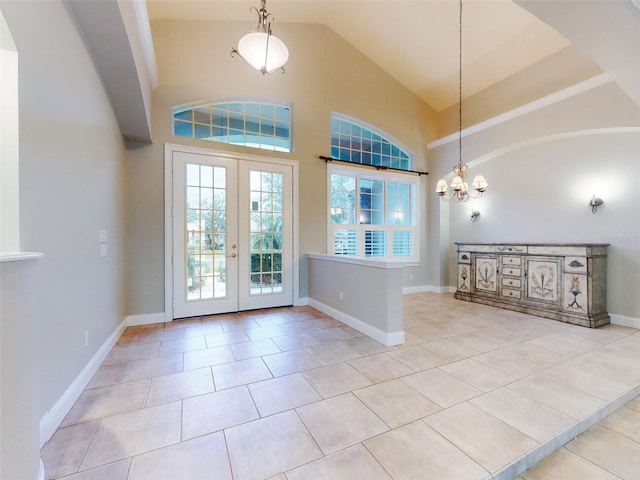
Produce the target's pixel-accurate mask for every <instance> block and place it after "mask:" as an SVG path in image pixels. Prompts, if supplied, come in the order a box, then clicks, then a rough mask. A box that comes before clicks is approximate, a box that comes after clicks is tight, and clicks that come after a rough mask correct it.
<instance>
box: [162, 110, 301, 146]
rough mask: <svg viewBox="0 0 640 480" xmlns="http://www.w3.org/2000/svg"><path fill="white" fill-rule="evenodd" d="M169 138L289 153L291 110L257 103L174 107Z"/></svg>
mask: <svg viewBox="0 0 640 480" xmlns="http://www.w3.org/2000/svg"><path fill="white" fill-rule="evenodd" d="M173 134H174V135H177V136H180V137H189V138H197V139H199V140H209V141H212V142H222V143H229V144H232V145H243V146H245V147H253V148H261V149H264V150H274V151H279V152H291V106H290V105H284V104H278V103H269V102H259V101H233V102H213V103H206V104H201V105H196V106H193V105H192V106H189V107H185V106H178V107H174V108H173Z"/></svg>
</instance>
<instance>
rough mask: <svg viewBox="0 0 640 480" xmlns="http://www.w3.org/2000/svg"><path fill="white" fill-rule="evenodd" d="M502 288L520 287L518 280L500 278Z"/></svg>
mask: <svg viewBox="0 0 640 480" xmlns="http://www.w3.org/2000/svg"><path fill="white" fill-rule="evenodd" d="M502 286H503V287H512V288H520V287H521V286H522V283H521V280H520V279H519V278H510V277H502Z"/></svg>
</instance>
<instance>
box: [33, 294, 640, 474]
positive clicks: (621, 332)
mask: <svg viewBox="0 0 640 480" xmlns="http://www.w3.org/2000/svg"><path fill="white" fill-rule="evenodd" d="M404 300H405V308H404V310H405V312H404V319H405V331H406V342H405V344H404V345H401V346H398V347H391V348H387V347H385V346H383V345H381V344H379V343H377V342H375V341H373V340H371V339H370V338H368V337H365V336H362V335H361V334H360V333H358V332H356V331H355V330H353V329H351V328H349V327H346V326H344V325H342V324H341V323H340V322H338V321H336V320H335V319H332V318H328V317H326V316H325V315H323V314H321V313H319V312H318V311H316V310H314V309H312V308H309V307H303V308H283V309H275V310H265V311H260V312H246V313H240V314H236V315H224V316H213V317H204V318H197V319H190V320H184V321H176V322H171V323H167V324H158V325H149V326H141V327H132V328H128V329H127V330H126V331H125V333H124V334H123V336H122V337H121V338H120V340H119V342H118V344H117V345H116V346H115V347H114V348H113V350H112V351H111V352H110V353H109V355H108V357H107V358H106V360H105V361H104V364H103V365H102V366H101V367H100V369H99V371H98V372H97V373H96V375H95V377H94V378H93V379H92V381H91V382H90V384H89V385H88V387H87V389H86V390H85V391H84V392H83V393H82V395H81V396H80V398H79V399H78V401H77V402H76V404H75V405H74V407H73V408H72V409H71V411H70V412H69V414H68V415H67V417H66V418H65V420H64V421H63V423H62V425H61V426H60V428H59V429H58V430H57V431H56V432H55V434H54V435H53V437H52V438H51V440H50V441H49V443H47V445H45V446H44V448H43V451H42V457H43V460H44V463H45V470H46V478H47V479H58V478H64V479H67V480H102V479H104V480H107V479H108V480H164V479H167V480H169V479H170V480H206V479H216V480H226V479H229V480H232V479H233V480H252V479H256V480H257V479H276V480H308V479H311V480H318V479H327V480H340V479H346V480H353V479H359V478H366V479H369V480H377V479H390V478H391V479H398V480H401V479H416V478H419V479H427V480H430V479H437V480H448V479H452V480H474V479H478V480H480V479H514V478H518V479H520V480H540V479H544V480H556V479H576V478H580V479H581V480H590V479H628V480H631V479H638V478H640V473H639V472H640V433H639V432H640V399H638V398H635V397H636V396H637V395H638V394H639V393H640V362H639V361H638V360H640V331H638V330H634V329H631V328H625V327H619V326H613V325H612V326H607V327H603V328H599V329H597V330H592V329H587V328H583V327H576V326H572V325H568V324H565V323H561V322H556V321H553V320H546V319H542V318H539V317H532V316H528V315H524V314H520V313H515V312H509V311H505V310H500V309H496V308H492V307H488V306H484V305H477V304H470V303H466V302H462V301H457V300H454V299H453V297H452V295H448V294H443V295H440V294H432V293H424V294H412V295H406V296H405V298H404ZM596 423H597V424H596ZM594 424H595V425H594ZM589 427H590V428H589ZM554 451H555V453H552V452H554ZM549 454H550V455H549ZM540 460H541V461H540ZM538 462H540V463H538ZM534 465H535V466H534ZM527 468H529V470H527Z"/></svg>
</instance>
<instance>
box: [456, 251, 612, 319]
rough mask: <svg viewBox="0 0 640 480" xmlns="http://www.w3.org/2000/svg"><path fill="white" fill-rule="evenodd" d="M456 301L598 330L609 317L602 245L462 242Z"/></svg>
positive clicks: (604, 258)
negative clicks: (513, 311)
mask: <svg viewBox="0 0 640 480" xmlns="http://www.w3.org/2000/svg"><path fill="white" fill-rule="evenodd" d="M456 247H457V253H458V275H457V277H458V280H457V288H456V292H455V295H454V296H455V298H457V299H459V300H466V301H469V302H478V303H483V304H485V305H492V306H494V307H500V308H506V309H509V310H515V311H518V312H524V313H529V314H532V315H538V316H540V317H546V318H551V319H554V320H560V321H563V322H568V323H572V324H575V325H582V326H584V327H592V328H595V327H599V326H601V325H606V324H608V323H609V315H608V313H607V247H608V244H602V243H563V244H551V243H531V244H512V243H458V242H456Z"/></svg>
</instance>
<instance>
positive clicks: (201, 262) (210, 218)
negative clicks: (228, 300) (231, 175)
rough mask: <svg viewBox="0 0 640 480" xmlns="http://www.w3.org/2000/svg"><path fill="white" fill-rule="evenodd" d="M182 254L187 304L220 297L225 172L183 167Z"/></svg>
mask: <svg viewBox="0 0 640 480" xmlns="http://www.w3.org/2000/svg"><path fill="white" fill-rule="evenodd" d="M186 170H187V171H186V176H187V187H186V200H187V201H186V212H185V213H186V216H185V221H186V225H185V229H186V232H185V243H186V245H185V247H186V248H185V255H186V262H185V265H186V272H185V277H186V282H185V285H186V292H185V297H186V300H187V301H197V300H204V299H213V298H224V297H226V295H227V286H226V279H225V270H226V248H225V244H226V231H225V229H226V215H227V213H226V189H225V185H226V170H225V169H224V168H220V167H211V166H208V165H197V164H187V165H186Z"/></svg>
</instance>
